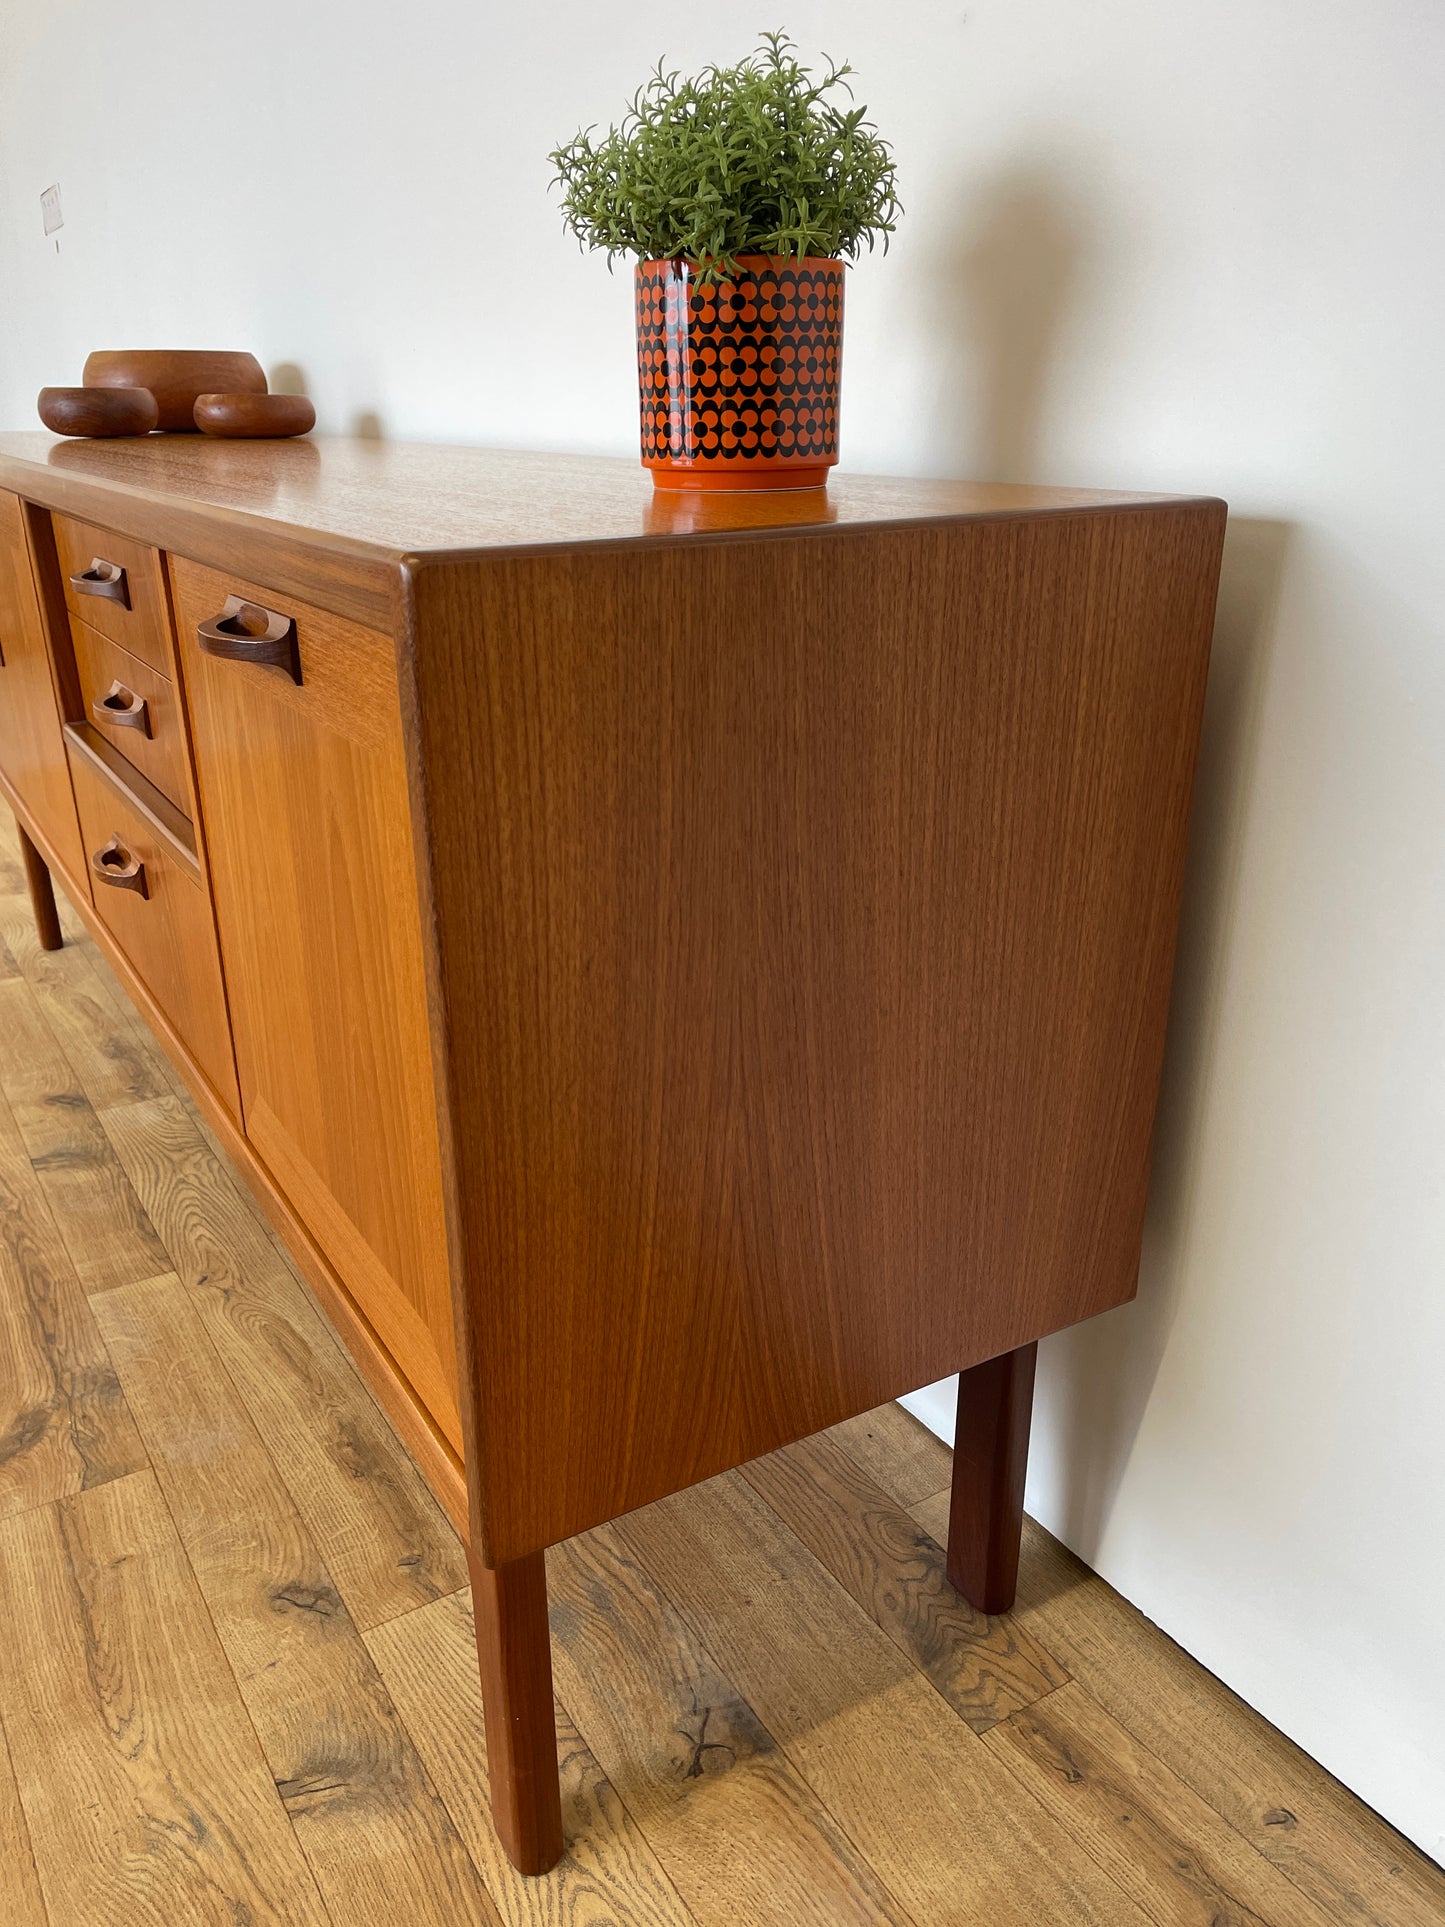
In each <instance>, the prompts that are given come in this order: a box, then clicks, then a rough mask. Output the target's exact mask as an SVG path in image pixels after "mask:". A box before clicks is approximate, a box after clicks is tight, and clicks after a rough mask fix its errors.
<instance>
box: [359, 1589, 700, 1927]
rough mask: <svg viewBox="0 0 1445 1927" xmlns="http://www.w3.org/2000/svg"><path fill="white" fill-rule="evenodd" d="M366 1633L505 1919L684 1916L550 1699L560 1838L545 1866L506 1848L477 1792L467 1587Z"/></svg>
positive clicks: (476, 1691)
mask: <svg viewBox="0 0 1445 1927" xmlns="http://www.w3.org/2000/svg"><path fill="white" fill-rule="evenodd" d="M365 1639H366V1643H367V1645H368V1647H369V1648H370V1649H371V1653H372V1657H373V1658H374V1659H375V1661H376V1663H377V1666H378V1668H379V1669H380V1672H381V1676H382V1678H383V1679H384V1680H385V1681H386V1684H387V1688H388V1690H389V1691H390V1693H391V1696H392V1699H393V1700H394V1702H395V1703H396V1706H397V1708H398V1710H399V1712H400V1713H401V1716H402V1718H403V1719H404V1720H405V1721H406V1724H407V1727H408V1729H409V1731H410V1732H411V1734H412V1737H413V1738H414V1739H415V1741H416V1745H417V1750H418V1752H419V1753H420V1754H421V1756H422V1758H423V1760H424V1761H425V1762H426V1766H427V1770H428V1772H429V1773H430V1775H431V1778H432V1782H433V1784H434V1785H435V1786H436V1787H437V1788H438V1790H439V1791H440V1793H441V1795H442V1797H443V1799H445V1801H446V1803H447V1806H448V1807H449V1808H450V1810H451V1814H452V1817H453V1819H454V1820H455V1821H456V1824H457V1828H458V1830H459V1831H460V1833H461V1836H462V1838H463V1840H464V1841H465V1842H466V1844H467V1847H468V1850H469V1851H470V1853H471V1856H472V1859H473V1860H474V1861H475V1862H476V1864H477V1866H478V1867H480V1868H481V1870H482V1874H483V1876H484V1878H485V1879H486V1882H487V1885H488V1887H489V1888H490V1890H491V1892H492V1895H493V1897H494V1899H495V1901H496V1903H497V1908H498V1911H499V1912H500V1914H501V1916H502V1919H503V1920H504V1921H505V1922H506V1923H507V1927H611V1923H614V1922H626V1923H627V1927H691V1924H692V1921H693V1916H692V1915H691V1914H690V1913H689V1912H688V1910H687V1908H686V1907H685V1906H684V1905H683V1902H682V1900H681V1898H680V1896H679V1895H678V1892H677V1890H676V1888H675V1887H674V1886H673V1884H672V1882H671V1881H670V1880H669V1879H668V1877H667V1875H666V1874H665V1873H664V1872H663V1870H662V1867H661V1866H660V1865H659V1863H658V1860H657V1857H656V1855H655V1854H654V1853H653V1851H652V1849H651V1847H650V1846H649V1845H648V1843H647V1840H646V1838H645V1837H644V1835H643V1833H642V1830H641V1828H640V1827H639V1826H638V1824H637V1822H636V1821H635V1820H634V1819H633V1817H632V1815H631V1813H630V1812H629V1811H628V1810H627V1808H626V1807H625V1806H624V1805H623V1804H622V1801H621V1800H620V1799H619V1798H618V1796H617V1793H616V1791H615V1790H614V1788H613V1787H612V1784H611V1782H610V1781H609V1780H608V1778H607V1776H606V1774H605V1773H603V1771H602V1769H601V1767H600V1766H599V1765H598V1764H597V1762H596V1760H595V1759H594V1758H593V1757H592V1754H591V1752H590V1751H589V1750H588V1748H587V1746H586V1743H585V1742H584V1741H583V1739H582V1737H581V1735H580V1734H579V1733H578V1731H577V1729H576V1727H575V1726H574V1725H573V1724H572V1721H571V1718H570V1717H569V1715H568V1714H567V1712H566V1710H565V1708H563V1707H562V1706H560V1705H559V1706H558V1709H557V1754H558V1762H559V1770H560V1773H561V1780H562V1823H563V1827H564V1829H565V1832H566V1838H567V1850H566V1852H565V1853H564V1854H563V1856H562V1859H561V1861H560V1862H559V1863H558V1865H557V1866H556V1867H554V1868H553V1869H552V1871H551V1872H550V1873H548V1874H542V1875H540V1876H539V1877H537V1878H533V1879H529V1878H527V1877H525V1876H524V1875H522V1874H519V1873H518V1872H517V1870H516V1868H515V1867H514V1866H513V1865H512V1863H511V1861H510V1860H508V1858H507V1856H506V1854H505V1852H504V1851H503V1849H502V1844H501V1842H500V1841H499V1840H498V1838H497V1831H496V1828H495V1827H494V1826H493V1824H492V1813H491V1807H490V1805H489V1804H488V1799H487V1775H486V1760H487V1742H486V1734H485V1731H484V1728H483V1723H482V1695H481V1687H480V1684H479V1681H478V1678H477V1653H476V1636H475V1632H474V1630H473V1626H472V1613H471V1598H470V1594H469V1593H467V1592H459V1593H453V1594H451V1596H450V1597H449V1598H446V1599H438V1600H437V1601H435V1603H434V1604H432V1605H430V1606H421V1607H418V1608H417V1610H416V1611H415V1612H410V1613H406V1614H404V1615H403V1616H402V1617H401V1618H399V1619H392V1620H388V1621H387V1623H386V1624H385V1625H384V1626H378V1627H375V1628H374V1629H373V1630H372V1631H371V1632H369V1633H367V1634H366V1635H365Z"/></svg>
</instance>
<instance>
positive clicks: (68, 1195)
mask: <svg viewBox="0 0 1445 1927" xmlns="http://www.w3.org/2000/svg"><path fill="white" fill-rule="evenodd" d="M0 1036H3V1037H4V1039H5V1048H4V1050H3V1051H0V1091H3V1093H4V1095H5V1097H6V1099H7V1100H8V1102H9V1105H10V1110H11V1114H12V1115H13V1117H14V1119H15V1123H16V1125H17V1127H18V1128H19V1132H20V1136H21V1138H22V1139H23V1140H24V1144H25V1149H26V1151H27V1153H28V1154H29V1157H30V1162H31V1164H32V1166H33V1167H34V1169H35V1171H36V1173H37V1175H38V1176H39V1178H40V1183H41V1188H42V1189H43V1191H44V1192H45V1195H46V1198H47V1199H48V1200H49V1203H50V1207H51V1212H52V1215H53V1216H54V1219H55V1223H56V1227H57V1229H58V1230H59V1232H60V1235H61V1237H62V1239H63V1240H64V1242H65V1246H66V1249H67V1250H68V1251H69V1253H70V1261H71V1263H72V1265H73V1266H74V1267H75V1272H76V1276H77V1277H78V1278H79V1279H80V1282H81V1285H82V1287H83V1288H84V1289H85V1290H86V1291H87V1292H94V1291H106V1290H109V1288H110V1287H111V1286H112V1285H124V1284H129V1283H131V1282H132V1280H134V1279H136V1278H147V1277H149V1276H150V1275H151V1274H152V1273H153V1272H156V1271H161V1270H164V1269H165V1268H166V1267H167V1266H168V1265H169V1262H170V1261H169V1259H168V1258H167V1256H166V1252H165V1247H164V1246H163V1245H162V1244H161V1241H160V1239H159V1238H157V1236H156V1234H155V1232H154V1231H153V1230H152V1228H151V1224H150V1221H149V1219H148V1218H147V1217H146V1215H145V1212H144V1211H143V1210H142V1209H141V1206H140V1200H139V1199H138V1198H137V1197H136V1195H135V1192H134V1191H133V1190H132V1189H131V1186H130V1182H129V1180H128V1179H127V1177H126V1175H125V1173H124V1172H123V1171H122V1170H121V1168H120V1164H119V1162H118V1161H117V1159H116V1155H115V1152H114V1151H113V1150H112V1149H111V1147H110V1141H109V1139H108V1138H107V1137H106V1135H105V1132H104V1131H103V1130H102V1129H101V1126H100V1120H99V1119H98V1118H97V1117H96V1115H95V1112H94V1111H93V1110H92V1109H91V1107H90V1102H89V1100H88V1099H87V1098H86V1096H85V1094H84V1092H83V1091H82V1090H81V1089H80V1086H79V1083H78V1081H77V1079H76V1076H75V1073H74V1071H73V1069H72V1067H71V1065H70V1062H69V1060H68V1059H67V1057H66V1055H65V1053H64V1052H63V1051H62V1050H61V1048H60V1045H59V1044H58V1042H57V1041H56V1039H55V1037H54V1035H53V1033H52V1032H51V1029H50V1027H49V1024H48V1023H47V1021H46V1019H45V1017H44V1015H43V1014H42V1011H41V1008H40V1005H39V1003H38V1001H37V999H36V997H35V993H34V991H33V990H32V989H31V987H30V985H29V984H27V983H25V982H24V981H23V979H22V980H20V981H18V982H12V983H0Z"/></svg>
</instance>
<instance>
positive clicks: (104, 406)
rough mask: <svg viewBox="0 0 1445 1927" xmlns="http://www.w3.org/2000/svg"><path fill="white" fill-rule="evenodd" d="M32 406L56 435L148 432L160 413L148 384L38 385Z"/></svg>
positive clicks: (138, 433) (147, 433)
mask: <svg viewBox="0 0 1445 1927" xmlns="http://www.w3.org/2000/svg"><path fill="white" fill-rule="evenodd" d="M35 406H36V408H37V409H38V410H39V412H40V419H41V421H43V422H44V423H45V426H46V427H47V428H48V429H50V430H51V431H52V433H54V434H56V435H149V434H150V432H151V430H152V429H153V428H154V427H155V425H156V421H157V419H158V418H159V414H160V410H159V409H158V408H157V407H156V398H155V396H154V395H153V394H152V393H151V391H150V389H149V388H42V389H41V391H40V393H39V394H38V395H37V396H36V398H35Z"/></svg>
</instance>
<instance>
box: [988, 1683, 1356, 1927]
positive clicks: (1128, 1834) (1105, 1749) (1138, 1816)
mask: <svg viewBox="0 0 1445 1927" xmlns="http://www.w3.org/2000/svg"><path fill="white" fill-rule="evenodd" d="M988 1745H989V1746H990V1747H991V1748H992V1749H993V1750H994V1751H995V1752H996V1753H997V1754H998V1756H999V1758H1000V1759H1002V1760H1005V1761H1006V1762H1007V1763H1008V1765H1009V1766H1010V1768H1011V1769H1012V1770H1013V1771H1014V1772H1015V1773H1017V1774H1018V1776H1019V1778H1020V1779H1021V1780H1022V1781H1023V1783H1024V1785H1025V1786H1027V1787H1028V1788H1029V1789H1030V1791H1031V1792H1033V1793H1034V1794H1036V1795H1037V1797H1038V1798H1039V1800H1040V1801H1041V1802H1042V1803H1043V1805H1044V1806H1046V1807H1047V1808H1048V1809H1049V1811H1050V1812H1051V1813H1052V1814H1054V1816H1055V1817H1056V1818H1057V1819H1058V1820H1059V1822H1060V1823H1061V1824H1062V1825H1064V1826H1066V1827H1067V1828H1068V1830H1069V1832H1070V1833H1071V1834H1072V1835H1073V1836H1074V1837H1075V1838H1076V1839H1079V1840H1082V1841H1084V1842H1085V1843H1086V1844H1087V1846H1088V1848H1089V1851H1090V1853H1092V1854H1093V1856H1094V1858H1095V1859H1096V1860H1098V1861H1099V1862H1100V1864H1101V1865H1102V1866H1104V1867H1106V1868H1107V1869H1108V1871H1109V1872H1110V1873H1111V1874H1112V1875H1113V1876H1114V1878H1115V1880H1117V1881H1118V1882H1119V1884H1120V1885H1121V1886H1123V1887H1126V1888H1127V1889H1128V1891H1129V1893H1130V1894H1131V1895H1132V1896H1133V1898H1134V1899H1135V1900H1137V1901H1138V1903H1139V1905H1140V1906H1141V1907H1143V1908H1144V1910H1145V1912H1146V1913H1147V1914H1148V1915H1149V1916H1150V1918H1151V1919H1152V1920H1154V1921H1157V1922H1158V1923H1159V1927H1331V1923H1332V1921H1333V1920H1334V1916H1333V1915H1332V1914H1328V1913H1326V1912H1325V1911H1324V1910H1323V1909H1322V1908H1320V1907H1317V1906H1316V1905H1315V1903H1314V1902H1313V1901H1312V1900H1310V1899H1308V1898H1307V1897H1306V1896H1305V1895H1304V1894H1303V1893H1301V1892H1300V1890H1299V1888H1298V1887H1296V1886H1294V1885H1293V1884H1292V1883H1291V1882H1290V1881H1289V1880H1287V1879H1286V1878H1285V1876H1284V1875H1283V1874H1282V1873H1281V1872H1280V1871H1279V1870H1278V1868H1277V1867H1275V1866H1273V1865H1272V1864H1271V1863H1270V1862H1269V1861H1268V1860H1266V1859H1265V1858H1264V1856H1263V1854H1261V1853H1259V1852H1258V1851H1257V1850H1256V1849H1255V1848H1254V1847H1252V1846H1250V1845H1249V1844H1248V1842H1247V1841H1245V1840H1244V1839H1242V1838H1241V1836H1240V1835H1239V1834H1237V1833H1236V1832H1235V1830H1234V1828H1233V1827H1231V1826H1230V1825H1229V1824H1228V1822H1227V1821H1225V1820H1224V1819H1222V1818H1221V1817H1220V1816H1219V1815H1218V1814H1217V1813H1216V1812H1215V1811H1214V1809H1213V1808H1212V1807H1211V1806H1209V1805H1208V1804H1207V1802H1205V1801H1204V1800H1201V1799H1200V1797H1199V1795H1198V1794H1197V1793H1195V1792H1193V1791H1192V1789H1191V1788H1189V1787H1187V1786H1186V1785H1185V1784H1184V1782H1183V1781H1182V1780H1181V1779H1179V1777H1178V1776H1177V1775H1176V1774H1174V1773H1171V1772H1170V1771H1169V1769H1168V1767H1166V1766H1165V1765H1164V1764H1163V1763H1162V1761H1160V1760H1158V1759H1157V1758H1156V1757H1155V1756H1154V1754H1152V1753H1151V1752H1149V1750H1148V1748H1147V1747H1143V1746H1141V1745H1140V1744H1139V1742H1138V1741H1137V1740H1135V1739H1134V1738H1133V1737H1132V1736H1131V1735H1130V1734H1128V1733H1126V1732H1125V1731H1124V1729H1123V1727H1121V1726H1120V1725H1118V1723H1117V1722H1116V1721H1114V1720H1111V1719H1110V1718H1109V1716H1108V1714H1107V1713H1105V1712H1104V1710H1103V1709H1102V1708H1101V1707H1099V1706H1097V1705H1096V1704H1095V1703H1094V1701H1093V1700H1091V1699H1090V1698H1089V1696H1088V1694H1087V1693H1085V1692H1084V1690H1083V1688H1082V1687H1080V1686H1079V1685H1078V1684H1077V1683H1074V1684H1071V1685H1068V1686H1064V1687H1062V1688H1060V1690H1059V1691H1058V1692H1057V1693H1054V1694H1052V1695H1051V1696H1050V1698H1049V1699H1047V1700H1044V1701H1041V1702H1040V1703H1039V1704H1038V1705H1036V1706H1031V1707H1028V1708H1027V1709H1026V1710H1024V1711H1022V1712H1019V1713H1015V1714H1014V1715H1013V1717H1012V1718H1011V1719H1008V1720H1005V1721H1003V1722H1002V1723H1001V1724H1000V1725H998V1726H996V1727H994V1728H993V1729H992V1731H991V1732H990V1733H989V1735H988Z"/></svg>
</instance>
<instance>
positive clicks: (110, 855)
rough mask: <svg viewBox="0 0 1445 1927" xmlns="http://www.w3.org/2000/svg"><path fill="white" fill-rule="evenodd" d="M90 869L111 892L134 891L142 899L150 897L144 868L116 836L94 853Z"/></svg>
mask: <svg viewBox="0 0 1445 1927" xmlns="http://www.w3.org/2000/svg"><path fill="white" fill-rule="evenodd" d="M90 867H91V869H92V870H93V871H94V872H95V874H96V876H98V877H99V878H100V880H101V882H102V883H108V884H109V885H110V887H111V889H112V890H134V891H135V892H136V894H137V895H138V896H142V897H148V896H149V895H150V891H149V890H148V889H147V888H146V866H145V865H144V864H143V863H142V862H141V860H140V858H139V857H138V856H132V855H131V853H130V851H129V850H128V849H127V848H126V847H125V845H124V844H123V843H122V842H121V840H120V838H119V837H118V836H113V837H112V838H111V839H110V841H109V843H106V844H104V845H102V847H101V848H100V849H98V850H96V851H95V853H94V854H93V855H92V857H91V859H90Z"/></svg>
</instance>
